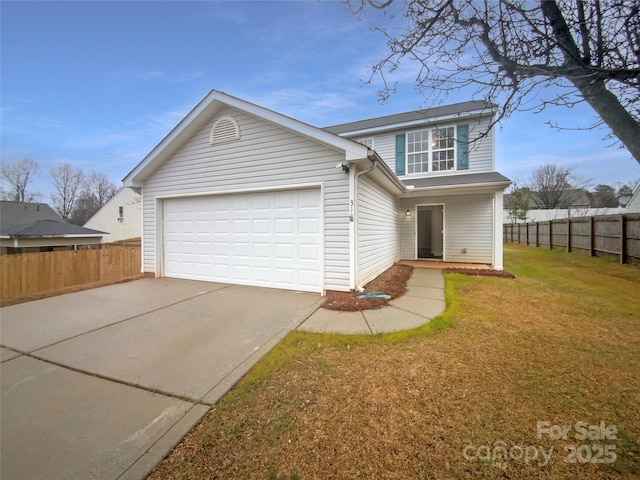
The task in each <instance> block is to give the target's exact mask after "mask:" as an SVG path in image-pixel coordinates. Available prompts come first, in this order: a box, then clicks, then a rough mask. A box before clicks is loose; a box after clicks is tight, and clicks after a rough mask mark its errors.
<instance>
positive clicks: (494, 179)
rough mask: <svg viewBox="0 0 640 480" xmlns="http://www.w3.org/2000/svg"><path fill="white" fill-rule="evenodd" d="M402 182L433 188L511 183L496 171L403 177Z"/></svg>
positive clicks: (409, 185) (408, 185) (418, 186)
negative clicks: (413, 177) (414, 177)
mask: <svg viewBox="0 0 640 480" xmlns="http://www.w3.org/2000/svg"><path fill="white" fill-rule="evenodd" d="M404 183H405V185H406V186H407V187H409V188H412V187H413V188H415V189H422V188H435V187H441V188H446V187H452V186H466V187H469V186H479V185H486V186H489V185H494V184H495V185H496V186H499V185H504V186H505V187H506V186H508V185H509V184H510V183H511V180H509V179H508V178H507V177H505V176H504V175H502V174H501V173H498V172H485V173H465V174H462V175H442V176H436V177H428V178H416V179H405V180H404Z"/></svg>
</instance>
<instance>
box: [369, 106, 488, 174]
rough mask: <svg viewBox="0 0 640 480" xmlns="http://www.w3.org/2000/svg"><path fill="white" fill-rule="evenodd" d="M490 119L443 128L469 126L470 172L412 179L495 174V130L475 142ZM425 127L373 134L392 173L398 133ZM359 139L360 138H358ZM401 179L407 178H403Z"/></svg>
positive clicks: (455, 171)
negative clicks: (468, 174)
mask: <svg viewBox="0 0 640 480" xmlns="http://www.w3.org/2000/svg"><path fill="white" fill-rule="evenodd" d="M489 120H490V117H483V118H481V119H474V120H469V121H464V120H461V121H459V122H454V123H452V122H451V121H448V122H447V123H446V124H443V126H451V125H455V124H460V123H468V124H469V140H470V141H471V143H470V145H469V169H468V170H448V171H443V172H424V173H416V174H411V177H412V178H419V177H430V176H434V175H453V174H456V173H479V172H493V171H494V170H495V160H494V154H493V136H494V133H493V130H491V131H490V132H489V134H488V136H487V137H485V138H483V139H481V140H478V141H477V142H473V140H475V139H477V138H478V137H479V136H480V133H481V132H483V131H484V130H486V129H487V128H488V126H489ZM434 127H437V125H434V126H429V127H428V128H429V129H432V128H434ZM424 128H425V127H416V128H411V129H406V130H396V131H392V132H384V133H379V134H373V135H372V138H373V143H374V145H375V151H376V152H378V155H380V157H382V159H383V160H384V161H385V163H386V164H387V165H389V167H390V168H391V170H392V171H394V172H395V171H396V150H395V148H396V143H395V142H396V135H397V134H398V133H407V132H410V131H419V130H422V129H424ZM358 138H359V137H358ZM401 178H406V177H405V176H402V177H401Z"/></svg>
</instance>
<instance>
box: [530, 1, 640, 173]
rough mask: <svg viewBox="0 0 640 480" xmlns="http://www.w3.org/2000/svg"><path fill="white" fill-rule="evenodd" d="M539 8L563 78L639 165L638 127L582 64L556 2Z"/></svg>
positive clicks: (611, 94)
mask: <svg viewBox="0 0 640 480" xmlns="http://www.w3.org/2000/svg"><path fill="white" fill-rule="evenodd" d="M540 6H541V8H542V12H543V14H544V16H545V17H546V18H547V20H548V21H549V24H550V25H551V28H552V29H553V36H554V38H555V40H556V41H557V42H558V45H559V46H560V48H561V49H562V52H563V55H564V66H565V67H566V68H567V78H568V79H569V80H570V81H571V83H573V84H574V85H575V87H576V88H577V89H578V91H579V92H580V94H581V95H582V97H583V98H584V99H585V101H586V102H587V103H588V104H589V105H591V107H592V108H593V109H594V110H595V111H596V113H597V114H598V115H600V117H601V118H602V120H603V121H604V122H605V123H606V124H607V125H608V126H609V128H611V130H612V131H613V134H614V135H615V136H616V137H618V139H619V140H620V141H621V142H622V144H623V145H624V146H625V147H627V149H628V150H629V153H631V155H633V157H634V158H635V159H636V160H637V162H638V163H640V124H639V123H638V121H637V120H636V119H635V118H633V116H632V115H631V114H630V113H629V112H628V111H627V110H626V109H625V108H624V107H623V106H622V104H621V103H620V100H619V99H618V97H616V96H615V95H614V94H613V93H612V92H611V91H609V90H608V89H607V85H606V83H605V81H604V80H603V79H602V78H601V77H599V76H598V73H597V72H593V71H592V70H590V69H589V65H587V64H585V63H584V62H583V61H582V57H581V55H580V51H579V49H578V46H577V44H576V42H575V40H574V38H573V36H572V34H571V30H570V29H569V27H568V26H567V22H566V20H565V18H564V16H563V14H562V11H561V10H560V7H558V4H557V2H556V1H555V0H542V1H541V4H540Z"/></svg>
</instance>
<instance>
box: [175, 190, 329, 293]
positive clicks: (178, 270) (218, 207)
mask: <svg viewBox="0 0 640 480" xmlns="http://www.w3.org/2000/svg"><path fill="white" fill-rule="evenodd" d="M321 217H322V208H321V196H320V190H319V189H303V190H291V191H278V192H263V193H253V194H243V195H228V196H220V197H218V196H212V197H201V198H189V199H170V200H166V201H165V204H164V237H165V238H164V258H165V275H167V276H173V277H179V278H197V279H199V280H211V281H217V282H227V283H241V284H247V285H259V286H268V287H276V288H288V289H296V290H307V291H314V292H319V291H321V288H322V287H321V285H322V279H321V274H320V272H321V262H322V219H321Z"/></svg>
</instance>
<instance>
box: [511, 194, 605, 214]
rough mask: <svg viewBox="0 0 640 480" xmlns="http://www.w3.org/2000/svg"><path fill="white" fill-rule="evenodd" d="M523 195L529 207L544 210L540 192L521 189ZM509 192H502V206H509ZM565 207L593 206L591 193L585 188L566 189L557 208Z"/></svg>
mask: <svg viewBox="0 0 640 480" xmlns="http://www.w3.org/2000/svg"><path fill="white" fill-rule="evenodd" d="M523 194H524V197H525V199H526V200H527V202H528V204H529V207H530V208H531V209H532V210H533V209H539V210H545V209H544V208H541V207H540V205H542V206H544V204H545V202H543V201H542V200H541V199H540V194H539V193H537V192H531V191H529V190H526V191H523ZM511 195H512V194H511V193H505V194H504V208H509V206H510V204H511ZM567 207H569V208H571V209H574V208H591V207H593V208H595V203H594V201H593V195H591V194H590V193H589V192H588V191H587V190H584V189H575V190H567V191H565V192H563V193H562V194H561V196H560V200H559V204H558V208H557V210H562V209H564V210H566V209H567Z"/></svg>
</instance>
